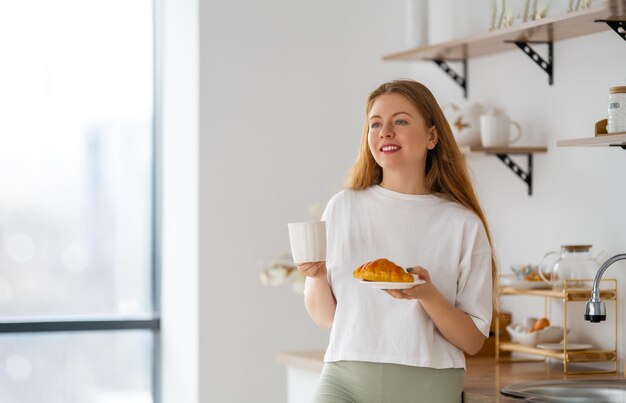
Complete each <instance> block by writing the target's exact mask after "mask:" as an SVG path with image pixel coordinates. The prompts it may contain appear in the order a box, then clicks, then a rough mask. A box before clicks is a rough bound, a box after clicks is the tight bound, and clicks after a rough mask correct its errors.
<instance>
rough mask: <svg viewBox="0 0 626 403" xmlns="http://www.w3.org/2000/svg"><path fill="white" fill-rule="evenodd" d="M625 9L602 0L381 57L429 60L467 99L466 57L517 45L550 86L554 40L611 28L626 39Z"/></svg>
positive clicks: (620, 2) (622, 0)
mask: <svg viewBox="0 0 626 403" xmlns="http://www.w3.org/2000/svg"><path fill="white" fill-rule="evenodd" d="M624 8H626V0H604V1H602V3H600V4H597V5H595V6H592V7H590V8H588V9H586V10H581V11H573V12H569V13H567V14H564V15H558V16H554V17H547V18H542V19H540V20H534V21H529V22H525V23H522V24H519V25H515V26H512V27H508V28H501V29H496V30H493V31H488V32H485V33H481V34H477V35H472V36H469V37H465V38H459V39H455V40H452V41H447V42H442V43H437V44H433V45H427V46H421V47H418V48H414V49H409V50H406V51H402V52H398V53H392V54H389V55H386V56H383V60H402V61H415V60H422V61H425V60H428V61H432V62H434V63H435V64H437V65H438V66H439V68H441V69H442V70H443V71H444V72H445V73H446V74H447V75H449V76H450V78H452V80H454V82H455V83H457V84H458V85H459V86H461V88H463V95H464V97H465V98H467V97H468V83H469V76H468V72H467V70H468V67H467V64H468V63H467V60H468V59H471V58H476V57H481V56H487V55H493V54H495V53H500V52H505V51H508V50H511V49H515V48H516V47H518V48H519V49H521V50H522V52H523V53H524V54H526V55H527V56H529V57H530V58H531V60H532V61H533V62H534V63H536V64H537V65H538V66H539V67H540V68H541V69H542V70H543V71H545V72H546V73H547V74H548V83H549V84H550V85H552V84H553V83H554V73H553V72H554V69H553V59H554V58H553V43H554V42H555V41H560V40H564V39H570V38H576V37H579V36H583V35H589V34H593V33H596V32H602V31H606V30H610V29H612V30H614V31H615V32H616V33H617V34H618V35H619V36H620V37H622V39H624V40H626V32H625V31H624V27H625V26H626V25H625V24H626V19H625V16H616V14H618V13H623V10H624ZM536 44H537V45H538V44H541V45H547V46H548V57H547V59H544V58H543V57H541V55H540V54H539V53H537V52H536V51H535V50H534V49H533V46H534V45H536ZM448 62H461V63H462V65H463V73H462V74H459V73H458V72H457V71H455V69H453V68H452V67H451V66H450V65H449V64H448Z"/></svg>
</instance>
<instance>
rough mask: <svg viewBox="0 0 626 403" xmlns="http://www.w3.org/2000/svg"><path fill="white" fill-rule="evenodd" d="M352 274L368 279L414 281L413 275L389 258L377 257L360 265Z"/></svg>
mask: <svg viewBox="0 0 626 403" xmlns="http://www.w3.org/2000/svg"><path fill="white" fill-rule="evenodd" d="M352 275H353V276H354V277H356V278H360V279H362V280H368V281H385V282H396V283H412V282H413V276H412V275H410V274H409V273H407V272H405V271H404V269H403V268H402V267H400V266H398V265H397V264H395V263H393V262H392V261H390V260H388V259H384V258H383V259H377V260H373V261H371V262H367V263H365V264H363V265H361V266H359V267H358V268H357V269H356V270H355V271H354V272H352Z"/></svg>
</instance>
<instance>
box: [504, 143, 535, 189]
mask: <svg viewBox="0 0 626 403" xmlns="http://www.w3.org/2000/svg"><path fill="white" fill-rule="evenodd" d="M496 156H497V157H498V158H499V159H500V161H502V162H504V164H505V165H506V166H507V167H509V168H510V169H511V171H513V172H514V173H515V174H516V175H517V176H518V177H519V178H520V179H521V180H522V181H524V182H525V183H526V185H528V196H532V194H533V155H532V154H531V153H528V154H526V156H527V157H528V168H527V169H526V170H524V169H523V168H522V167H520V166H519V165H517V164H516V163H515V161H513V160H512V159H511V157H510V156H509V155H508V154H496Z"/></svg>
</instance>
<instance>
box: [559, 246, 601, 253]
mask: <svg viewBox="0 0 626 403" xmlns="http://www.w3.org/2000/svg"><path fill="white" fill-rule="evenodd" d="M592 246H593V245H561V249H563V250H565V251H567V252H589V249H591V247H592Z"/></svg>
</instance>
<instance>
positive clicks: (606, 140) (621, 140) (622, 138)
mask: <svg viewBox="0 0 626 403" xmlns="http://www.w3.org/2000/svg"><path fill="white" fill-rule="evenodd" d="M556 145H557V146H559V147H591V146H594V147H597V146H609V147H622V148H626V133H615V134H607V135H603V136H596V137H589V138H583V139H570V140H559V141H557V142H556Z"/></svg>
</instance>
